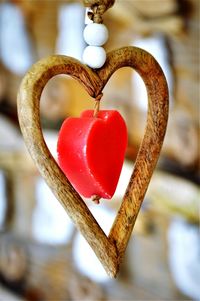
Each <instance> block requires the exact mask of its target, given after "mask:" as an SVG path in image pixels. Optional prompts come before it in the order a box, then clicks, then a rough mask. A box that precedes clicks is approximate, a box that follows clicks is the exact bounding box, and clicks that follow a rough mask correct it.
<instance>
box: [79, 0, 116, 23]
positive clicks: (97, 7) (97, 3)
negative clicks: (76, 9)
mask: <svg viewBox="0 0 200 301" xmlns="http://www.w3.org/2000/svg"><path fill="white" fill-rule="evenodd" d="M83 3H84V5H85V7H90V8H91V10H92V12H89V13H88V17H89V18H90V19H91V20H92V21H93V22H94V23H103V18H102V16H103V14H104V13H105V12H106V11H107V10H108V9H109V8H110V7H112V6H113V4H114V3H115V0H83Z"/></svg>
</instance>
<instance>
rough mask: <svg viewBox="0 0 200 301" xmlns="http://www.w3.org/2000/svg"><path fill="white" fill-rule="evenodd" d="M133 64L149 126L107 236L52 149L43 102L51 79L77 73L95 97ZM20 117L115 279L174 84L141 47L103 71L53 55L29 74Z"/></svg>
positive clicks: (112, 56) (52, 183)
mask: <svg viewBox="0 0 200 301" xmlns="http://www.w3.org/2000/svg"><path fill="white" fill-rule="evenodd" d="M128 66H129V67H131V68H134V69H135V70H136V71H137V72H138V73H139V74H140V75H141V77H142V79H143V80H144V82H145V85H146V88H147V92H148V100H149V103H148V116H147V125H146V130H145V135H144V138H143V140H142V143H141V147H140V150H139V152H138V156H137V159H136V162H135V167H134V171H133V174H132V176H131V179H130V182H129V184H128V187H127V190H126V193H125V196H124V198H123V200H122V204H121V207H120V209H119V212H118V214H117V217H116V219H115V222H114V223H113V226H112V228H111V231H110V234H109V236H108V237H107V236H106V235H105V233H104V232H103V230H102V229H101V227H100V226H99V225H98V223H97V222H96V220H95V219H94V217H93V215H92V214H91V213H90V211H89V209H88V207H87V206H86V204H85V203H84V201H83V200H82V198H81V197H80V195H79V194H78V193H77V192H76V191H75V190H74V188H73V187H72V185H71V184H70V183H69V181H68V180H67V179H66V177H65V175H64V174H63V172H62V171H61V169H60V168H59V166H58V165H57V163H56V162H55V160H54V158H53V157H52V155H51V153H50V152H49V150H48V148H47V146H46V143H45V141H44V138H43V134H42V129H41V125H40V110H39V102H40V96H41V93H42V90H43V88H44V87H45V85H46V83H47V82H48V80H49V79H50V78H52V77H53V76H55V75H57V74H67V75H70V76H72V77H73V78H75V79H76V80H78V81H79V82H80V83H81V84H82V85H83V86H84V87H85V89H86V90H87V92H88V93H89V95H91V96H92V97H94V98H95V97H97V96H98V95H99V94H100V93H101V92H102V90H103V88H104V86H105V84H106V83H107V81H108V80H109V78H110V76H111V75H112V74H113V73H114V72H115V71H116V70H117V69H119V68H121V67H128ZM18 116H19V122H20V126H21V130H22V134H23V136H24V140H25V143H26V145H27V148H28V150H29V152H30V154H31V156H32V158H33V160H34V161H35V164H36V165H37V167H38V169H39V171H40V173H41V174H42V176H43V177H44V179H45V180H46V182H47V184H48V185H49V187H50V188H51V189H52V191H53V193H54V194H55V196H56V198H57V199H58V200H59V201H60V203H61V204H62V205H63V207H64V208H65V210H66V211H67V213H68V215H69V216H70V217H71V219H72V221H73V222H74V223H75V225H76V227H77V228H78V229H79V231H80V232H81V233H82V234H83V236H84V237H85V239H86V240H87V241H88V243H89V244H90V246H91V247H92V248H93V250H94V252H95V253H96V255H97V257H98V258H99V260H100V261H101V263H102V265H103V266H104V268H105V270H106V271H107V273H108V274H109V275H110V276H111V277H115V276H116V274H117V272H118V270H119V264H120V262H121V260H122V257H123V255H124V252H125V249H126V246H127V244H128V241H129V238H130V235H131V232H132V229H133V226H134V223H135V220H136V217H137V215H138V212H139V210H140V206H141V204H142V201H143V198H144V195H145V192H146V190H147V187H148V184H149V181H150V178H151V175H152V173H153V170H154V168H155V165H156V162H157V159H158V157H159V153H160V150H161V147H162V143H163V139H164V135H165V130H166V126H167V118H168V88H167V83H166V80H165V76H164V74H163V72H162V70H161V68H160V66H159V64H158V63H157V62H156V60H155V59H154V58H153V57H152V56H151V55H150V54H149V53H147V52H146V51H144V50H142V49H139V48H135V47H124V48H121V49H118V50H115V51H112V52H110V53H108V55H107V60H106V63H105V65H104V66H103V67H102V68H101V69H100V70H98V71H94V70H91V69H90V68H89V67H87V66H85V65H83V64H81V63H80V62H79V61H78V60H76V59H73V58H71V57H67V56H62V55H54V56H50V57H48V58H46V59H43V60H41V61H39V62H37V63H36V64H35V65H33V66H32V68H31V69H30V71H29V72H28V73H27V74H26V76H25V77H24V79H23V81H22V83H21V86H20V89H19V93H18Z"/></svg>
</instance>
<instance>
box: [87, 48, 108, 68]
mask: <svg viewBox="0 0 200 301" xmlns="http://www.w3.org/2000/svg"><path fill="white" fill-rule="evenodd" d="M105 61H106V52H105V50H104V49H103V48H102V47H98V46H87V47H86V48H85V50H84V52H83V62H84V63H85V64H86V65H88V66H89V67H91V68H94V69H98V68H101V67H102V66H103V65H104V63H105Z"/></svg>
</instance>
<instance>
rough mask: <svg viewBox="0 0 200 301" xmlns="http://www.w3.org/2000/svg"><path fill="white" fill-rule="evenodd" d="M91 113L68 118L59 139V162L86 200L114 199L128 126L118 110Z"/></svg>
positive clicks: (85, 112)
mask: <svg viewBox="0 0 200 301" xmlns="http://www.w3.org/2000/svg"><path fill="white" fill-rule="evenodd" d="M93 114H94V111H93V110H88V111H84V112H83V113H82V114H81V117H80V118H72V117H70V118H67V119H66V120H65V121H64V123H63V124H62V127H61V129H60V133H59V138H58V145H57V151H58V162H59V165H60V167H61V169H62V170H63V172H64V173H65V175H66V177H67V178H68V180H69V181H70V182H71V184H72V185H73V186H74V188H75V189H76V191H78V192H79V193H80V194H81V195H82V196H84V197H91V196H93V195H98V196H99V197H102V198H107V199H109V198H111V197H112V196H113V194H114V192H115V190H116V186H117V183H118V180H119V176H120V172H121V169H122V165H123V161H124V155H125V151H126V146H127V129H126V124H125V122H124V120H123V118H122V117H121V115H120V114H119V112H117V111H114V110H113V111H112V110H105V111H99V112H98V116H97V117H93Z"/></svg>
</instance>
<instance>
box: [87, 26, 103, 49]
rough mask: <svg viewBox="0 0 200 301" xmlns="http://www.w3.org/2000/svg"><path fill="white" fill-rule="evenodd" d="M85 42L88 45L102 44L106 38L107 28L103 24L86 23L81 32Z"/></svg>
mask: <svg viewBox="0 0 200 301" xmlns="http://www.w3.org/2000/svg"><path fill="white" fill-rule="evenodd" d="M83 36H84V40H85V42H86V43H87V44H88V45H90V46H102V45H103V44H105V43H106V41H107V40H108V29H107V28H106V26H105V25H104V24H98V23H92V24H88V25H87V26H86V27H85V29H84V32H83Z"/></svg>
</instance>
